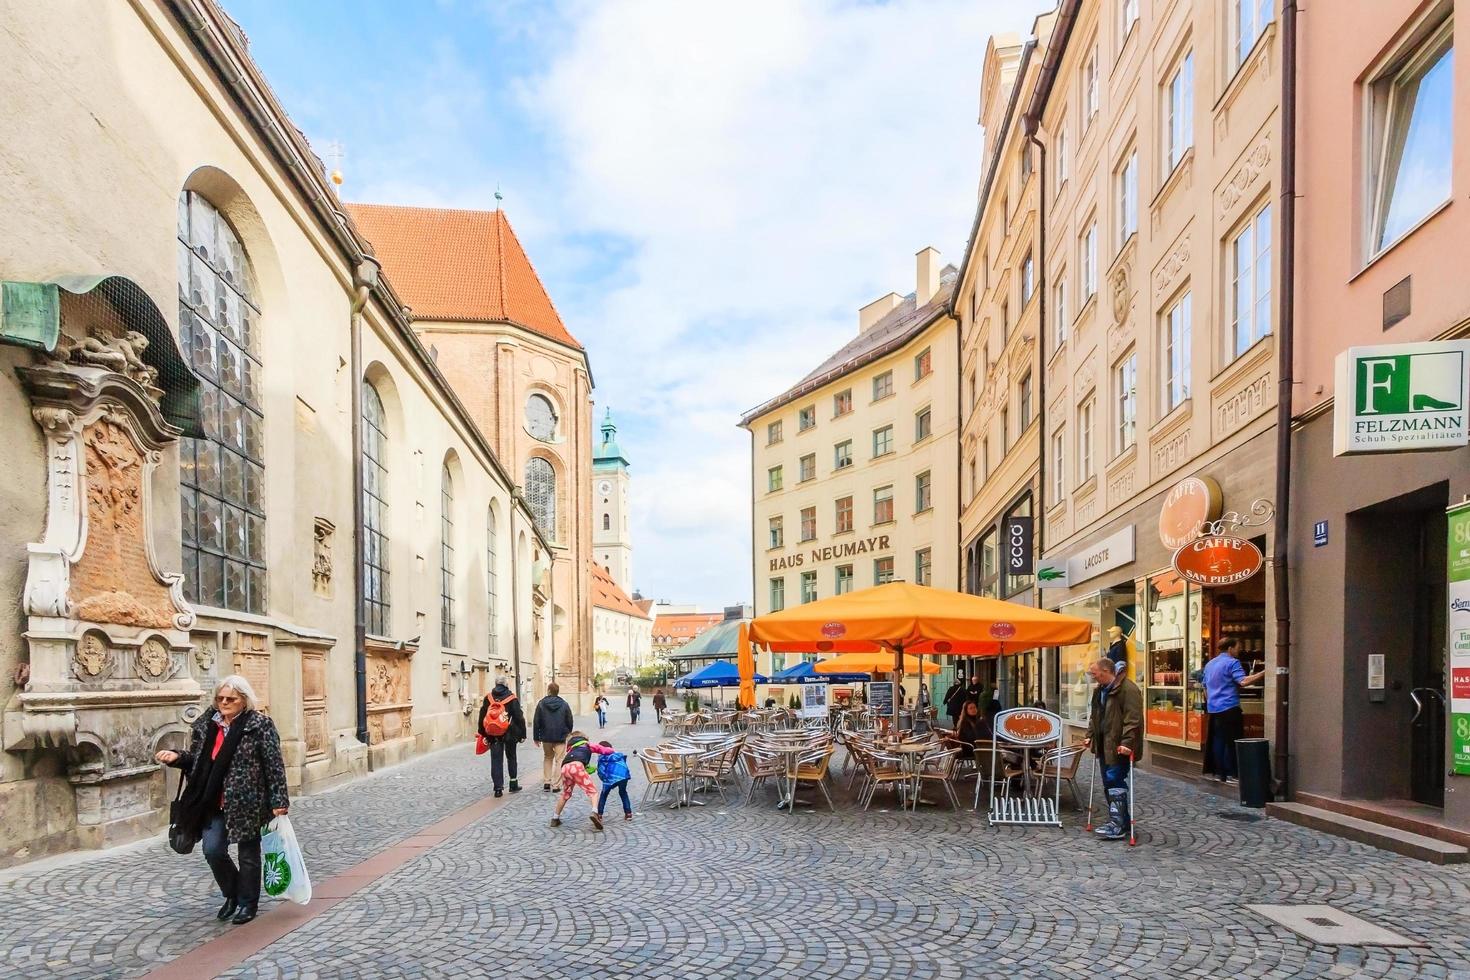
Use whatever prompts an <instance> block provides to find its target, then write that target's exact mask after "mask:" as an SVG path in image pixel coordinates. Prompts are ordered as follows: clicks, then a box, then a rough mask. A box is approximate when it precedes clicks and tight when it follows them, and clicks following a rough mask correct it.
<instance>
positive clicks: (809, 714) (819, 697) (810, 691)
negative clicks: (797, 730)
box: [801, 684, 827, 718]
mask: <svg viewBox="0 0 1470 980" xmlns="http://www.w3.org/2000/svg"><path fill="white" fill-rule="evenodd" d="M801 716H802V717H803V718H825V717H827V685H826V684H804V685H802V688H801Z"/></svg>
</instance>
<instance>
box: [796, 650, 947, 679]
mask: <svg viewBox="0 0 1470 980" xmlns="http://www.w3.org/2000/svg"><path fill="white" fill-rule="evenodd" d="M812 669H813V670H815V671H816V672H817V673H819V674H874V673H877V672H878V671H880V670H892V669H893V655H892V654H891V653H888V652H886V651H883V650H875V651H874V652H872V653H839V654H838V655H837V656H835V657H832V658H831V659H829V660H819V661H817V662H816V664H815V665H814V666H813V667H812ZM921 669H922V670H923V672H924V673H926V674H937V673H939V665H938V664H936V663H934V662H933V661H928V662H924V661H921V660H920V659H919V658H918V657H914V656H911V655H909V654H904V655H903V672H904V673H905V674H917V673H919V671H920V670H921Z"/></svg>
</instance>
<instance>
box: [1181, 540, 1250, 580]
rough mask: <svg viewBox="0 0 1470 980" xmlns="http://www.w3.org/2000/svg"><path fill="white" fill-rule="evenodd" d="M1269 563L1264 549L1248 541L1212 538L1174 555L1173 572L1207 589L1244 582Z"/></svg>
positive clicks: (1194, 543)
mask: <svg viewBox="0 0 1470 980" xmlns="http://www.w3.org/2000/svg"><path fill="white" fill-rule="evenodd" d="M1265 562H1266V559H1265V556H1264V555H1262V554H1261V549H1260V548H1257V547H1256V546H1255V545H1254V544H1252V543H1251V542H1249V541H1247V540H1246V539H1245V538H1237V537H1232V536H1231V535H1228V534H1212V535H1207V536H1205V537H1203V538H1197V539H1196V540H1194V541H1191V542H1190V543H1189V544H1186V545H1185V546H1184V547H1182V548H1180V549H1179V550H1178V551H1176V552H1174V570H1175V571H1176V572H1178V573H1179V574H1180V576H1181V577H1183V578H1184V579H1186V580H1187V581H1190V582H1193V583H1194V584H1195V585H1203V586H1205V587H1206V588H1214V587H1216V586H1221V585H1234V584H1235V583H1236V582H1244V581H1245V580H1246V579H1248V578H1250V577H1251V576H1252V575H1254V574H1256V573H1257V572H1259V571H1260V570H1261V566H1262V565H1264V564H1265Z"/></svg>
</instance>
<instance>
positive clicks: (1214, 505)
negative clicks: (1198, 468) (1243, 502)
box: [1159, 476, 1225, 551]
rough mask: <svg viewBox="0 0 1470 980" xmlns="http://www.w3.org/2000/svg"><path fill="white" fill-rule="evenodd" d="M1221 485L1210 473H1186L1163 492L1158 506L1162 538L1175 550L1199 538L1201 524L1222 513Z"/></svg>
mask: <svg viewBox="0 0 1470 980" xmlns="http://www.w3.org/2000/svg"><path fill="white" fill-rule="evenodd" d="M1224 500H1225V497H1224V495H1223V494H1222V493H1221V492H1220V484H1218V483H1216V482H1215V481H1214V480H1212V479H1210V478H1209V477H1207V476H1187V477H1185V478H1184V479H1182V480H1180V481H1179V482H1178V483H1176V484H1174V486H1173V487H1171V488H1170V489H1169V492H1168V493H1166V494H1164V505H1163V506H1162V507H1161V508H1160V509H1159V540H1160V541H1162V542H1163V544H1164V547H1165V548H1168V549H1169V550H1170V551H1173V550H1174V549H1176V548H1182V547H1183V546H1184V545H1186V544H1188V543H1189V542H1191V541H1193V540H1194V539H1195V538H1197V537H1199V532H1200V525H1201V524H1207V523H1209V522H1210V521H1213V520H1215V519H1216V518H1218V517H1219V516H1220V510H1221V508H1222V507H1223V506H1224Z"/></svg>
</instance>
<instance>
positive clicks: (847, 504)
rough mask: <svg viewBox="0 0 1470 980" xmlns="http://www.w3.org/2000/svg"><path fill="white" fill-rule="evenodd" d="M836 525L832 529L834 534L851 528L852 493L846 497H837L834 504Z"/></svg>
mask: <svg viewBox="0 0 1470 980" xmlns="http://www.w3.org/2000/svg"><path fill="white" fill-rule="evenodd" d="M834 509H835V511H836V517H837V525H836V527H835V528H834V529H833V532H832V533H834V534H842V533H844V532H846V531H851V530H852V494H848V495H847V496H846V497H838V498H837V503H836V505H835V508H834Z"/></svg>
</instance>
